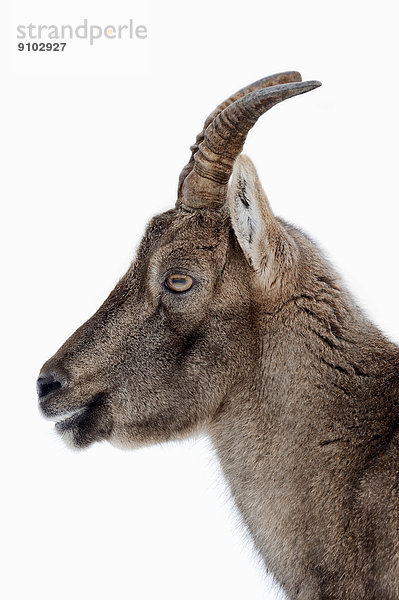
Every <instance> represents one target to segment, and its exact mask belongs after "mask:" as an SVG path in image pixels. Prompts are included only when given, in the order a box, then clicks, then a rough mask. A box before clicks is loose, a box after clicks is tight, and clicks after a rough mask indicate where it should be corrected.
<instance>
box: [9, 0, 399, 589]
mask: <svg viewBox="0 0 399 600" xmlns="http://www.w3.org/2000/svg"><path fill="white" fill-rule="evenodd" d="M395 9H396V6H395V3H394V2H384V1H380V2H378V3H377V2H367V1H366V2H365V1H362V2H360V1H357V2H356V1H352V2H346V1H345V2H343V1H335V2H334V3H333V2H330V3H325V2H319V1H313V2H312V1H306V0H302V1H301V2H298V1H289V2H275V1H273V2H272V1H270V0H266V1H264V2H253V1H251V0H246V2H244V3H240V4H238V3H237V4H236V3H234V2H232V1H231V0H229V1H227V0H223V1H219V2H217V1H216V0H212V1H209V0H202V1H201V2H195V3H194V2H187V1H186V2H177V1H176V0H169V1H168V2H161V1H160V0H158V1H149V2H135V1H134V0H132V1H129V2H127V1H126V2H125V1H122V0H113V1H112V2H98V1H94V0H93V1H91V2H89V1H87V0H78V1H77V0H74V1H72V0H67V1H66V0H63V1H58V2H54V1H53V0H52V1H50V0H49V1H47V2H46V1H35V2H32V1H31V0H25V1H18V0H15V1H14V2H12V4H11V3H10V5H9V7H8V15H5V16H4V19H2V23H3V36H2V40H1V44H2V49H1V50H2V51H1V55H2V57H3V60H4V65H3V69H2V73H3V81H2V99H3V103H4V105H3V107H2V111H1V114H2V133H1V141H2V149H3V158H2V167H3V168H2V180H1V181H2V188H3V189H2V219H1V227H2V234H1V243H2V246H3V247H2V253H1V254H2V259H3V287H2V296H1V300H2V305H3V306H2V310H1V316H2V336H1V337H2V345H3V357H2V366H3V369H2V428H1V429H2V435H1V443H2V453H1V456H2V471H1V490H2V491H1V503H2V507H1V521H2V523H1V534H0V539H1V544H2V553H3V557H2V560H1V564H2V576H1V579H0V595H1V597H2V598H7V600H14V599H18V600H20V599H25V598H40V599H41V600H47V599H50V598H57V599H60V600H63V599H64V598H74V599H76V600H80V599H82V600H83V599H87V598H89V599H91V598H96V599H98V600H103V599H110V598H113V599H121V600H122V599H123V600H124V599H133V598H134V599H139V600H155V599H161V598H162V599H168V600H172V599H173V600H183V599H186V598H190V599H193V600H197V599H200V598H207V599H216V598H217V599H219V598H229V599H241V598H251V600H260V599H264V598H276V597H277V591H276V590H272V588H271V584H270V582H269V580H266V578H265V577H264V575H263V570H262V569H261V568H260V567H259V564H258V563H257V559H256V557H255V556H254V555H253V554H252V550H251V546H250V544H249V543H248V542H247V541H245V531H244V530H243V528H242V526H241V525H240V524H239V522H238V519H237V516H236V515H235V514H234V511H233V508H232V505H231V501H230V500H229V498H228V493H227V491H226V489H225V487H224V483H223V480H222V477H221V475H220V473H219V472H218V467H217V463H216V461H215V460H214V459H213V457H212V452H211V450H210V448H209V447H208V444H207V442H206V440H198V441H188V442H187V443H184V444H175V445H165V446H163V447H156V448H150V449H144V450H138V451H134V452H133V451H132V452H122V451H119V450H116V449H114V448H112V447H111V446H109V445H108V444H100V445H97V446H95V447H92V448H90V449H89V450H88V451H86V452H84V453H78V454H75V453H72V452H70V451H69V450H67V449H66V448H64V446H63V444H62V442H61V441H59V440H58V439H57V437H56V436H55V434H54V433H53V431H52V425H51V424H50V423H48V422H46V421H44V420H42V419H41V418H40V416H39V413H38V410H37V405H36V397H35V379H36V377H37V375H38V372H39V369H40V366H41V364H42V363H43V362H44V361H45V360H46V359H47V358H49V357H50V356H51V355H52V354H53V353H54V351H55V350H56V349H57V348H58V347H59V345H60V344H61V343H62V342H63V341H64V340H65V339H66V338H67V337H68V336H69V335H70V334H71V333H72V332H73V331H74V330H75V329H76V327H77V326H79V325H80V324H81V323H82V322H83V321H84V320H86V319H87V318H88V317H89V316H90V315H91V314H92V313H93V312H94V311H95V310H96V308H97V307H98V306H99V305H100V303H101V302H102V301H103V300H104V298H105V297H106V296H107V294H108V292H109V291H110V290H111V289H112V287H113V285H114V284H115V283H116V281H117V280H118V278H119V277H120V276H121V275H122V274H123V272H124V270H125V269H126V268H127V266H128V264H129V262H130V260H131V259H132V257H133V256H134V249H135V247H136V246H137V243H138V241H139V239H140V237H141V235H142V233H143V230H144V227H145V224H146V222H147V221H148V220H149V218H150V217H151V216H152V215H153V214H155V213H158V212H161V211H163V210H165V209H168V208H170V207H171V206H172V205H173V204H174V201H175V190H176V184H177V179H178V174H179V172H180V169H181V168H182V166H183V165H184V164H185V162H186V161H187V159H188V156H189V151H188V148H189V146H190V144H191V143H192V142H193V141H194V139H195V135H196V133H197V131H198V130H199V129H200V128H201V126H202V122H203V120H204V119H205V117H206V116H207V114H208V113H209V112H210V111H211V110H212V109H213V108H214V107H215V106H216V105H217V104H218V103H219V102H220V101H221V100H223V99H224V98H225V97H227V96H228V95H229V94H230V93H231V92H233V91H235V90H236V89H238V88H240V87H242V86H243V85H245V84H247V83H250V82H251V81H254V80H255V79H258V78H260V77H262V76H265V75H267V74H270V73H274V72H277V71H284V70H288V69H298V70H300V71H301V72H302V74H303V76H304V78H307V79H320V80H321V81H322V82H323V87H322V88H320V89H318V90H316V91H314V92H311V93H309V94H306V95H304V96H300V97H298V98H294V99H292V100H290V101H288V102H286V103H284V104H282V105H280V106H278V107H276V108H275V109H273V110H272V111H271V112H270V113H268V114H267V116H265V117H264V118H262V119H261V120H260V122H259V123H258V124H257V125H256V127H255V129H254V130H253V132H251V133H250V135H249V137H248V141H247V144H246V148H245V151H246V152H247V153H248V154H249V155H250V156H251V157H252V158H253V160H254V162H255V164H256V165H257V167H258V171H259V173H260V176H261V179H262V182H263V184H264V187H265V189H266V191H267V193H268V195H269V198H270V201H271V204H272V206H273V208H274V209H275V211H276V213H277V214H279V215H280V216H282V217H284V218H286V219H287V220H289V221H292V222H293V223H295V224H297V225H299V226H301V227H303V228H304V229H305V230H306V231H308V232H309V233H311V235H312V236H313V237H314V238H315V239H317V240H319V241H320V242H321V244H322V247H323V248H324V249H325V250H326V252H327V254H328V256H329V257H330V258H331V260H332V261H333V263H334V264H335V265H336V267H337V268H338V270H339V271H340V272H341V273H342V274H343V275H344V277H345V279H346V281H347V282H348V285H349V287H350V289H351V290H352V291H353V292H354V294H355V296H356V297H357V298H359V299H360V302H361V304H362V306H363V307H364V308H365V309H366V311H367V312H368V314H369V315H370V317H371V318H372V319H373V320H374V321H375V322H376V323H377V324H378V325H379V326H380V327H381V328H382V329H383V330H384V331H385V332H388V333H389V335H390V337H391V338H392V339H394V340H396V341H397V342H398V341H399V320H398V317H397V303H398V291H399V286H398V276H397V256H398V251H397V248H398V235H397V222H398V216H399V209H398V205H399V202H398V200H399V192H398V179H397V162H398V156H397V139H398V117H397V96H398V91H399V90H398V77H397V56H398V46H397V30H396V28H397V13H396V10H395ZM84 18H87V19H88V20H89V22H91V23H93V24H99V25H104V26H105V25H107V24H115V25H118V24H123V23H126V22H127V21H128V19H129V18H133V19H134V20H135V21H137V24H141V23H144V24H146V25H147V27H148V39H147V40H141V41H138V40H125V41H119V40H102V41H98V42H97V43H95V44H94V45H93V46H90V45H89V44H88V43H87V42H85V41H82V40H76V41H71V42H70V43H68V46H67V49H66V50H65V52H64V53H63V54H56V53H54V54H50V53H48V54H47V53H33V52H32V53H27V52H18V51H17V48H16V47H17V42H18V41H19V40H17V39H16V27H17V25H19V24H25V25H27V24H29V23H30V22H32V23H36V24H71V25H74V26H76V25H79V24H80V23H82V21H83V19H84Z"/></svg>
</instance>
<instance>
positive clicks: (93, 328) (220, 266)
mask: <svg viewBox="0 0 399 600" xmlns="http://www.w3.org/2000/svg"><path fill="white" fill-rule="evenodd" d="M319 85H320V83H318V82H316V81H312V82H301V77H300V75H299V73H296V72H288V73H282V74H278V75H274V76H271V77H267V78H265V79H262V80H260V81H258V82H256V83H254V84H252V85H250V86H248V87H247V88H244V89H242V90H240V91H239V92H237V93H236V94H235V95H233V96H231V97H230V98H229V99H228V100H226V101H225V102H224V103H223V104H221V105H220V106H219V107H218V108H217V109H216V110H215V111H214V112H213V113H212V114H211V115H210V116H209V117H208V119H207V120H206V122H205V124H204V129H203V131H202V133H201V134H199V136H198V137H197V141H196V144H195V145H194V146H193V147H192V156H191V159H190V161H189V163H188V164H187V165H186V167H185V168H184V169H183V171H182V174H181V176H180V181H179V191H178V200H177V203H176V207H175V208H174V209H173V210H170V211H168V212H166V213H164V214H161V215H159V216H157V217H155V218H154V219H153V220H152V221H151V223H150V224H149V226H148V228H147V231H146V233H145V235H144V238H143V240H142V242H141V245H140V247H139V250H138V252H137V257H136V259H135V261H134V262H133V264H132V265H131V267H130V268H129V270H128V271H127V273H126V274H125V275H124V277H123V278H122V279H121V280H120V281H119V283H118V284H117V286H116V287H115V289H114V290H113V291H112V292H111V294H110V295H109V297H108V298H107V300H106V301H105V302H104V304H103V305H102V306H101V307H100V308H99V310H98V311H97V312H96V313H95V314H94V316H93V317H91V319H89V320H88V321H87V322H86V323H85V324H84V325H82V326H81V327H80V328H79V329H78V330H77V331H76V332H75V333H74V334H73V335H72V336H71V337H70V338H69V339H68V340H67V341H66V342H65V344H64V345H63V346H62V347H61V348H60V349H59V350H58V352H57V353H56V354H55V355H54V356H53V357H52V358H51V359H50V360H48V361H47V362H46V363H45V364H44V366H43V368H42V371H41V373H40V377H39V379H38V384H37V385H38V394H39V401H40V408H41V411H42V413H43V414H44V415H45V416H46V417H48V418H50V419H54V420H56V421H57V423H56V428H57V431H58V432H59V433H60V434H61V435H62V437H63V438H64V439H65V440H66V441H67V442H68V443H69V444H70V445H72V446H73V447H78V448H81V447H85V446H88V445H89V444H91V443H93V442H95V441H100V440H104V439H107V440H109V441H111V442H113V443H116V444H118V445H121V446H124V447H134V446H137V445H142V444H149V443H154V442H158V441H165V440H169V439H173V438H177V437H181V436H186V435H187V434H190V433H192V432H194V431H196V430H198V429H200V428H206V426H207V424H209V423H210V422H212V420H213V419H214V418H216V417H217V415H218V413H220V411H222V410H223V405H224V403H225V401H226V399H229V398H231V397H232V396H234V394H235V393H236V391H237V390H239V389H241V388H242V387H243V386H249V387H251V386H252V385H253V379H254V373H255V372H257V371H259V355H260V343H261V340H260V335H259V324H260V323H263V325H262V327H263V326H264V324H265V321H267V317H268V315H272V314H275V313H277V312H278V311H279V310H280V309H281V307H282V306H284V305H285V304H286V303H287V302H289V301H290V299H291V298H293V297H295V296H299V295H300V294H301V290H303V289H304V288H306V286H309V285H313V284H312V281H313V279H315V280H316V279H317V278H318V277H319V276H320V273H321V274H322V275H323V276H324V277H328V273H327V274H326V272H325V271H324V269H327V270H328V267H325V266H324V265H323V264H322V263H321V262H320V259H319V258H318V255H317V253H315V251H314V250H313V246H312V244H311V243H310V242H309V241H308V240H307V238H306V237H305V236H303V235H302V234H301V233H299V232H298V231H297V230H295V229H294V228H292V227H290V226H288V225H287V224H285V223H284V222H282V221H281V220H279V219H278V218H276V217H275V216H274V215H273V213H272V211H271V208H270V206H269V204H268V201H267V198H266V196H265V194H264V192H263V190H262V187H261V184H260V182H259V179H258V176H257V174H256V171H255V168H254V167H253V165H252V163H251V162H250V160H249V159H248V158H246V157H244V156H240V153H241V151H242V148H243V145H244V142H245V139H246V136H247V134H248V132H249V130H250V129H251V128H252V127H253V125H254V124H255V123H256V121H257V119H258V118H259V117H260V116H261V115H262V114H263V113H264V112H266V111H267V110H268V109H269V108H272V107H273V106H274V105H275V104H277V103H279V102H281V101H282V100H285V99H287V98H291V97H292V96H296V95H297V94H302V93H304V92H307V91H309V90H312V89H314V88H316V87H318V86H319ZM231 176H232V178H231V182H230V184H229V179H230V177H231ZM283 366H284V365H282V367H283Z"/></svg>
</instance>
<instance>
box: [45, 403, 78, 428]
mask: <svg viewBox="0 0 399 600" xmlns="http://www.w3.org/2000/svg"><path fill="white" fill-rule="evenodd" d="M86 411H87V407H86V406H83V407H82V408H77V409H76V410H69V411H68V412H65V413H61V414H59V415H55V416H54V417H51V419H52V421H55V427H56V429H59V430H64V429H65V428H66V427H68V426H70V425H73V424H74V423H75V422H76V420H77V419H79V417H80V416H81V415H83V414H84V413H85V412H86Z"/></svg>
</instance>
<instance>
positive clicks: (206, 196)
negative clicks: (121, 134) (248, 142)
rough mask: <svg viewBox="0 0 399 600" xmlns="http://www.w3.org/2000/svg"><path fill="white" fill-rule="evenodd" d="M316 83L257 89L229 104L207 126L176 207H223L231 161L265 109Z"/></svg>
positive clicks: (308, 82)
mask: <svg viewBox="0 0 399 600" xmlns="http://www.w3.org/2000/svg"><path fill="white" fill-rule="evenodd" d="M320 85H321V83H320V82H319V81H305V82H297V83H286V84H282V85H274V86H271V87H267V88H263V89H260V90H259V89H258V90H256V91H253V92H250V93H249V94H246V95H245V96H243V97H240V98H239V99H238V100H235V101H234V102H233V103H231V104H229V105H228V106H227V107H226V108H225V109H224V110H222V112H220V113H219V114H218V115H217V116H216V117H215V118H214V119H213V121H212V122H211V123H210V124H209V125H208V127H207V128H206V130H205V134H204V137H203V140H202V142H201V143H200V144H199V147H198V150H197V152H196V153H195V154H194V156H193V166H192V169H191V171H190V172H189V173H188V174H187V176H186V177H185V179H184V180H183V182H182V185H181V189H180V195H179V198H178V201H177V206H179V207H182V208H184V207H186V208H189V209H190V208H191V209H196V208H213V209H217V208H220V207H222V206H223V204H224V202H225V199H226V191H227V184H228V181H229V178H230V175H231V172H232V170H233V165H234V161H235V159H236V158H237V156H238V155H239V154H240V153H241V151H242V148H243V146H244V143H245V139H246V137H247V135H248V132H249V130H250V129H251V128H252V127H253V126H254V125H255V123H256V121H257V120H258V119H259V117H260V116H261V115H263V113H265V112H266V111H267V110H269V109H270V108H272V107H273V106H275V104H278V103H279V102H282V101H283V100H286V99H287V98H291V97H292V96H297V95H298V94H304V93H305V92H309V91H310V90H313V89H315V88H317V87H319V86H320Z"/></svg>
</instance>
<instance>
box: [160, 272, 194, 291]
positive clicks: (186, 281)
mask: <svg viewBox="0 0 399 600" xmlns="http://www.w3.org/2000/svg"><path fill="white" fill-rule="evenodd" d="M166 285H167V287H168V288H169V289H170V290H172V291H173V292H187V290H189V289H190V288H191V286H192V285H193V280H192V279H191V277H190V276H189V275H180V274H179V273H174V274H173V275H169V277H168V278H167V280H166Z"/></svg>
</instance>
